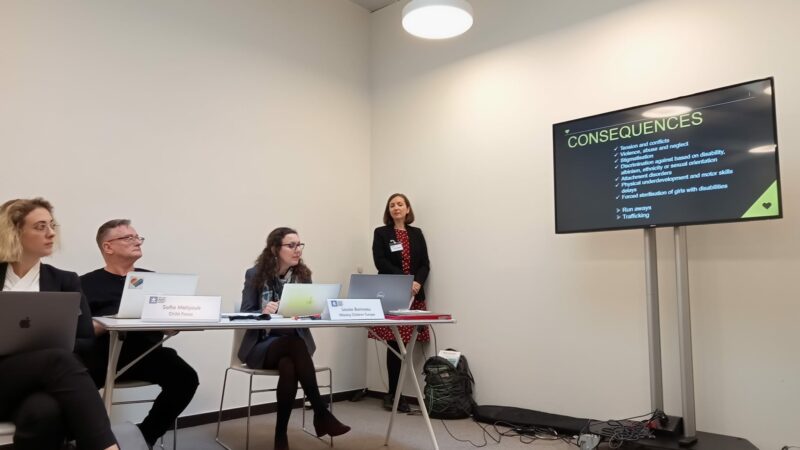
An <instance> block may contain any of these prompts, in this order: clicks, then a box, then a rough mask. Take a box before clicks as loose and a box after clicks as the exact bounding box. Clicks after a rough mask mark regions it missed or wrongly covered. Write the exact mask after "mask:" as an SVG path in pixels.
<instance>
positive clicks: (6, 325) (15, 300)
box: [0, 292, 81, 356]
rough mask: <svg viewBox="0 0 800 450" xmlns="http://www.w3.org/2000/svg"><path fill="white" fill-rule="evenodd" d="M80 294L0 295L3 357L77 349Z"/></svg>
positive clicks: (3, 293)
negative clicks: (33, 352)
mask: <svg viewBox="0 0 800 450" xmlns="http://www.w3.org/2000/svg"><path fill="white" fill-rule="evenodd" d="M80 305H81V294H80V292H0V356H5V355H13V354H15V353H22V352H27V351H31V350H42V349H46V348H63V349H64V350H68V351H70V352H71V351H72V350H73V349H74V347H75V330H76V329H77V327H78V316H79V315H80V314H81V306H80Z"/></svg>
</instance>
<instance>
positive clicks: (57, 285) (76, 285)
mask: <svg viewBox="0 0 800 450" xmlns="http://www.w3.org/2000/svg"><path fill="white" fill-rule="evenodd" d="M39 290H41V291H50V292H80V293H81V315H80V316H78V329H77V331H76V333H75V352H76V353H79V354H81V353H84V352H86V351H89V350H91V348H92V346H93V344H94V326H93V325H92V312H91V310H90V309H89V302H88V301H87V300H86V296H85V295H84V294H83V291H82V290H81V281H80V278H78V274H77V273H75V272H67V271H65V270H60V269H57V268H55V267H53V266H51V265H48V264H42V266H41V269H40V273H39Z"/></svg>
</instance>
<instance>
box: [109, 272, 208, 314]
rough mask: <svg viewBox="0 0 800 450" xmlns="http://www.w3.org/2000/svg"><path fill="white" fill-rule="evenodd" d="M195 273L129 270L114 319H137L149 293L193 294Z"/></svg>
mask: <svg viewBox="0 0 800 450" xmlns="http://www.w3.org/2000/svg"><path fill="white" fill-rule="evenodd" d="M197 279H198V276H197V275H191V274H183V273H159V272H130V273H128V275H126V276H125V286H124V287H123V288H122V299H121V300H120V302H119V310H118V311H117V313H116V314H114V315H113V316H111V317H113V318H115V319H139V318H141V317H142V306H144V302H145V299H146V298H148V297H149V296H151V295H194V293H195V290H197Z"/></svg>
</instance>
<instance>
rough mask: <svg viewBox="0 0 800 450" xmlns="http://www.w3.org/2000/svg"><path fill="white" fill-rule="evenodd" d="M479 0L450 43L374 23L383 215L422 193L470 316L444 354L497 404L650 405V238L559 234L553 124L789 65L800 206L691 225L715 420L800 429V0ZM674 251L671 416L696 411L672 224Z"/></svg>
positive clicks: (728, 427) (440, 255) (756, 435)
mask: <svg viewBox="0 0 800 450" xmlns="http://www.w3.org/2000/svg"><path fill="white" fill-rule="evenodd" d="M471 3H472V5H473V7H474V9H475V25H474V27H473V28H472V29H471V30H470V31H469V32H468V33H467V34H465V35H463V36H461V37H458V38H456V39H453V40H449V41H442V42H431V41H423V40H419V39H416V38H413V37H411V36H409V35H406V34H405V33H404V32H403V31H402V30H401V29H400V26H399V14H400V9H401V8H402V4H394V5H392V6H391V7H388V8H386V9H384V10H381V11H380V12H378V13H376V14H373V17H372V24H371V27H372V60H371V67H372V72H373V79H372V101H373V116H372V117H373V125H372V126H373V137H372V160H371V169H372V183H371V200H370V211H371V216H370V220H371V225H372V226H376V225H378V224H379V220H380V217H381V212H382V208H383V206H384V202H385V200H386V196H387V195H389V194H390V193H391V192H395V191H401V192H406V193H407V194H409V196H410V198H411V201H412V203H413V205H414V207H415V211H416V213H417V219H418V224H419V226H421V227H422V228H423V229H424V231H425V233H426V237H427V240H428V245H429V250H430V257H431V266H432V270H431V276H430V280H429V286H428V297H429V302H430V305H429V306H431V307H432V308H433V309H435V310H437V311H447V312H452V313H454V314H455V315H456V318H457V319H458V322H459V323H458V325H456V326H445V327H439V329H438V331H439V347H440V348H442V347H445V346H452V347H455V348H457V349H459V350H462V351H464V352H465V353H466V355H467V356H468V358H469V359H470V365H471V367H472V370H473V372H474V374H475V377H476V380H477V400H478V402H479V403H481V404H498V405H513V406H518V407H524V408H530V409H536V410H541V411H547V412H552V413H560V414H567V415H572V416H578V417H593V418H621V417H628V416H632V415H636V414H641V413H644V412H646V411H648V410H649V409H650V399H649V381H648V380H649V378H648V353H647V330H646V323H645V304H644V269H643V239H642V233H641V231H620V232H606V233H591V234H581V235H559V236H556V235H555V234H554V219H553V180H552V156H551V155H552V142H551V125H552V124H553V123H556V122H561V121H564V120H569V119H574V118H579V117H583V116H587V115H591V114H596V113H601V112H605V111H610V110H614V109H620V108H624V107H628V106H635V105H638V104H642V103H648V102H652V101H657V100H661V99H666V98H671V97H675V96H679V95H684V94H689V93H693V92H698V91H703V90H707V89H711V88H715V87H719V86H724V85H728V84H733V83H737V82H742V81H748V80H751V79H755V78H760V77H765V76H770V75H774V76H775V86H776V87H775V96H776V99H777V116H778V134H779V143H780V149H781V168H782V171H781V172H782V180H781V181H782V188H783V199H784V211H785V218H784V219H783V220H778V221H766V222H754V223H746V224H727V225H709V226H696V227H691V228H689V230H688V239H689V253H690V261H689V264H690V277H691V280H690V285H691V295H692V298H691V300H692V314H693V333H694V334H693V338H694V361H695V376H696V378H695V381H696V398H697V426H698V429H699V430H701V431H708V432H714V433H723V434H729V435H736V436H742V437H745V438H747V439H750V440H751V441H752V442H753V443H754V444H755V445H757V446H758V447H760V448H778V447H779V446H780V445H784V444H787V443H791V442H795V443H797V442H800V431H798V429H797V427H796V421H797V406H798V402H800V360H799V359H798V358H797V345H798V339H797V325H796V324H797V320H796V318H797V317H798V315H800V302H798V301H797V299H796V296H797V294H796V290H797V289H796V287H797V285H796V282H795V281H796V274H797V272H798V269H800V264H799V259H800V240H798V239H796V230H797V229H798V225H800V224H798V218H797V217H798V216H797V214H796V213H795V211H796V210H797V208H798V206H799V205H800V204H798V201H797V198H798V194H800V192H798V190H800V187H798V184H797V182H796V180H795V178H796V177H795V175H796V174H797V173H798V172H800V160H798V158H797V157H796V152H794V149H795V148H797V147H798V144H800V134H799V133H798V131H797V127H796V125H795V124H796V122H797V121H798V114H800V111H799V110H798V105H800V93H799V92H798V91H799V90H800V64H798V62H797V58H796V57H795V56H794V50H793V48H794V46H795V43H796V42H798V39H800V31H798V27H797V23H796V20H797V17H800V4H798V3H797V2H794V1H790V0H784V1H779V0H773V1H765V2H751V1H728V0H725V1H722V0H719V1H711V0H708V1H665V0H653V1H623V0H616V1H605V2H585V1H580V0H568V1H563V0H561V1H555V0H548V1H537V2H532V1H529V0H472V1H471ZM658 242H659V252H660V254H659V257H660V258H659V259H660V264H661V266H660V270H661V278H660V286H661V312H662V327H663V334H664V342H663V350H664V367H665V370H664V372H665V373H664V375H665V390H666V399H665V401H666V409H667V412H668V413H671V414H677V415H680V414H681V402H680V382H679V375H678V359H677V336H676V334H677V324H676V311H675V309H676V308H675V297H674V295H675V288H674V268H673V265H674V260H673V251H672V234H671V230H669V229H665V230H659V231H658ZM373 359H374V358H373ZM368 368H369V370H370V375H369V377H368V385H369V386H370V387H371V388H373V389H380V388H381V387H382V386H381V382H380V381H379V379H378V373H377V369H376V366H375V363H374V362H372V363H370V364H368Z"/></svg>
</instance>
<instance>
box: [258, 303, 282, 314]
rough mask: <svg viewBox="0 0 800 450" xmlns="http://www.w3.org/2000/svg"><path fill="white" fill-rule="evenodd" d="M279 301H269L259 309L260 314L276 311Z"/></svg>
mask: <svg viewBox="0 0 800 450" xmlns="http://www.w3.org/2000/svg"><path fill="white" fill-rule="evenodd" d="M279 304H280V302H269V303H267V306H265V307H264V309H263V310H262V311H261V313H262V314H275V313H276V312H278V305H279Z"/></svg>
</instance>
